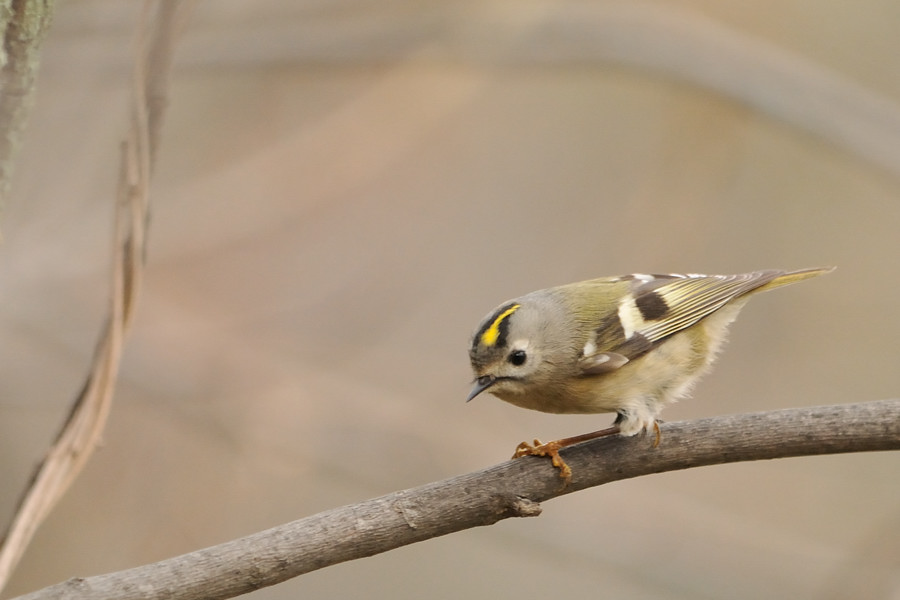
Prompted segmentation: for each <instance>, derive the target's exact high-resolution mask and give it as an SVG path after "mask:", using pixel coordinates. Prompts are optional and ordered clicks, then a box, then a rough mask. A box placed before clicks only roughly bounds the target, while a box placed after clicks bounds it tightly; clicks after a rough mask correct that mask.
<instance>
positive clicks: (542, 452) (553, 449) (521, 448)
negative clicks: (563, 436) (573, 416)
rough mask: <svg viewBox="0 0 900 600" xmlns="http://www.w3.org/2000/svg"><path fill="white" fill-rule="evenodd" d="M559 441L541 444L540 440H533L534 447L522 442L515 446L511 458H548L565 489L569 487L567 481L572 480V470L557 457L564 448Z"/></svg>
mask: <svg viewBox="0 0 900 600" xmlns="http://www.w3.org/2000/svg"><path fill="white" fill-rule="evenodd" d="M561 441H562V440H559V441H556V442H547V443H546V444H542V443H541V440H534V445H531V444H529V443H528V442H522V443H521V444H519V445H518V446H516V452H515V454H513V456H512V457H513V458H522V457H523V456H549V457H550V459H551V460H552V461H553V466H554V467H556V468H557V469H559V476H560V478H562V480H563V487H566V486H567V485H569V480H571V479H572V468H571V467H570V466H569V465H567V464H566V461H564V460H563V459H562V457H561V456H560V455H559V450H560V448H563V447H564V444H561V443H560V442H561Z"/></svg>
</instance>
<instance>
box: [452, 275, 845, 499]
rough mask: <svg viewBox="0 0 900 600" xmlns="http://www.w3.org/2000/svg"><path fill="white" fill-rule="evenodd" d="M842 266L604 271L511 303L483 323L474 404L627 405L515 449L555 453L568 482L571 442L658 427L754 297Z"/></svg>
mask: <svg viewBox="0 0 900 600" xmlns="http://www.w3.org/2000/svg"><path fill="white" fill-rule="evenodd" d="M833 269H834V268H833V267H828V268H816V269H803V270H799V271H780V270H767V271H754V272H752V273H741V274H737V275H698V274H686V275H674V274H673V275H646V274H641V273H636V274H633V275H623V276H621V277H603V278H600V279H590V280H588V281H581V282H578V283H570V284H568V285H562V286H558V287H553V288H548V289H544V290H538V291H536V292H531V293H530V294H526V295H525V296H522V297H520V298H516V299H515V300H510V301H508V302H504V303H503V304H501V305H500V306H499V307H497V308H496V309H494V310H493V311H492V312H491V313H490V314H489V315H488V316H487V317H485V319H484V320H483V321H482V322H481V324H480V325H479V326H478V329H477V330H476V331H475V334H474V335H473V336H472V343H471V346H470V349H469V358H470V360H471V362H472V370H473V371H474V373H475V382H474V385H473V387H472V391H471V392H470V393H469V397H468V399H467V400H466V401H467V402H468V401H470V400H472V399H473V398H475V397H476V396H478V395H479V394H481V393H482V392H485V391H487V392H490V393H491V394H493V395H494V396H497V397H498V398H500V399H501V400H505V401H506V402H509V403H510V404H514V405H516V406H520V407H522V408H530V409H532V410H539V411H542V412H548V413H606V412H614V413H617V416H616V420H615V422H614V424H613V426H612V427H608V428H606V429H601V430H600V431H595V432H592V433H587V434H584V435H579V436H575V437H571V438H564V439H561V440H556V441H554V442H549V443H547V444H542V443H541V442H540V441H539V440H534V444H533V445H532V444H529V443H527V442H522V443H521V444H519V446H518V447H517V448H516V452H515V454H514V455H513V458H518V457H521V456H528V455H535V456H550V457H551V458H552V460H553V465H554V466H555V467H557V468H559V470H560V477H562V478H563V480H564V485H565V484H567V483H568V481H569V479H570V478H571V476H572V470H571V468H569V466H568V465H567V464H566V463H565V462H564V461H563V460H562V458H561V457H560V456H559V450H560V449H561V448H564V447H566V446H570V445H572V444H576V443H579V442H582V441H586V440H589V439H594V438H597V437H602V436H605V435H612V434H616V433H618V434H620V435H623V436H633V435H635V434H636V433H638V432H641V431H646V430H648V429H650V428H653V429H654V431H655V433H656V438H655V441H654V444H653V445H654V447H655V446H657V445H658V444H659V440H660V433H659V425H658V424H657V418H658V417H659V413H660V411H661V410H662V409H663V407H664V406H665V405H667V404H669V403H670V402H675V401H676V400H678V399H680V398H683V397H684V396H685V395H687V394H688V392H690V389H691V387H692V386H693V385H694V384H695V383H696V382H697V380H698V379H699V378H700V377H701V376H702V375H703V374H704V373H705V372H706V371H707V370H708V369H709V367H710V365H711V364H712V362H713V360H715V357H716V353H717V352H718V351H719V350H720V349H721V347H722V344H723V343H724V341H725V338H726V335H727V329H728V325H729V324H731V322H732V321H734V319H735V318H736V317H737V315H738V312H739V311H740V309H741V308H742V307H743V306H744V304H745V303H746V302H747V300H748V299H749V298H750V296H751V295H753V294H755V293H757V292H764V291H767V290H771V289H774V288H777V287H781V286H783V285H788V284H791V283H796V282H798V281H803V280H804V279H809V278H811V277H817V276H819V275H822V274H825V273H828V272H830V271H832V270H833Z"/></svg>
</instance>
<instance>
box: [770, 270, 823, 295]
mask: <svg viewBox="0 0 900 600" xmlns="http://www.w3.org/2000/svg"><path fill="white" fill-rule="evenodd" d="M835 268H836V267H819V268H816V269H800V270H799V271H788V272H785V273H781V274H779V275H777V276H775V277H774V278H773V279H772V281H770V282H768V283H766V284H764V285H761V286H760V287H758V288H756V289H755V290H753V291H754V292H767V291H769V290H774V289H775V288H777V287H781V286H783V285H790V284H792V283H797V282H798V281H803V280H804V279H811V278H813V277H818V276H819V275H824V274H826V273H831V272H832V271H834V269H835Z"/></svg>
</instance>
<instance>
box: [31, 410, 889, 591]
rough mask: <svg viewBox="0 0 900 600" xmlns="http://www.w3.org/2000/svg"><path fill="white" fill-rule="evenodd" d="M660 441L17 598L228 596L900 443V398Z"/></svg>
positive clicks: (331, 515) (505, 470) (327, 515)
mask: <svg viewBox="0 0 900 600" xmlns="http://www.w3.org/2000/svg"><path fill="white" fill-rule="evenodd" d="M661 429H662V443H661V444H660V445H659V447H658V448H653V447H652V444H651V442H650V438H648V437H646V436H640V435H639V436H635V437H633V438H621V437H617V436H616V437H609V438H602V439H598V440H594V441H591V442H587V443H583V444H579V445H577V446H573V447H571V448H568V449H566V450H564V451H563V452H562V454H563V456H564V458H565V460H566V462H567V463H568V464H569V465H570V466H571V467H572V470H573V472H574V476H573V479H572V483H571V484H570V485H569V486H568V487H567V488H566V489H564V490H563V489H560V479H559V477H558V474H557V471H556V470H555V469H554V468H553V467H551V465H550V461H549V460H547V459H543V458H535V457H528V458H523V459H518V460H512V461H507V462H504V463H501V464H499V465H495V466H493V467H490V468H487V469H484V470H482V471H477V472H474V473H469V474H466V475H460V476H458V477H453V478H451V479H446V480H444V481H439V482H435V483H430V484H427V485H423V486H420V487H417V488H412V489H408V490H403V491H399V492H394V493H392V494H388V495H386V496H382V497H380V498H374V499H372V500H366V501H364V502H360V503H358V504H353V505H349V506H344V507H341V508H336V509H333V510H329V511H326V512H323V513H319V514H317V515H313V516H311V517H307V518H305V519H300V520H299V521H294V522H292V523H288V524H285V525H281V526H279V527H275V528H272V529H269V530H266V531H262V532H259V533H256V534H253V535H249V536H247V537H244V538H240V539H237V540H233V541H230V542H226V543H224V544H220V545H218V546H212V547H210V548H205V549H203V550H198V551H196V552H191V553H189V554H184V555H182V556H177V557H175V558H171V559H167V560H164V561H161V562H157V563H154V564H150V565H145V566H142V567H137V568H134V569H128V570H125V571H119V572H117V573H110V574H107V575H99V576H95V577H88V578H83V579H82V578H75V579H70V580H69V581H66V582H64V583H60V584H57V585H54V586H51V587H48V588H45V589H43V590H39V591H36V592H32V593H30V594H27V595H25V596H20V597H19V599H18V600H50V599H57V598H66V599H68V600H71V599H89V600H101V599H107V598H109V599H113V598H115V599H117V600H131V599H135V600H137V599H141V600H153V599H157V598H158V599H163V598H166V599H170V600H173V599H177V600H193V599H198V598H205V599H219V598H230V597H233V596H237V595H240V594H243V593H247V592H250V591H253V590H256V589H259V588H262V587H266V586H269V585H274V584H276V583H280V582H282V581H285V580H287V579H290V578H292V577H296V576H298V575H302V574H304V573H308V572H310V571H314V570H317V569H321V568H323V567H327V566H330V565H334V564H337V563H340V562H345V561H348V560H353V559H357V558H363V557H366V556H372V555H374V554H379V553H381V552H386V551H388V550H392V549H394V548H398V547H400V546H405V545H408V544H413V543H415V542H420V541H422V540H426V539H430V538H434V537H438V536H441V535H446V534H448V533H453V532H456V531H461V530H463V529H469V528H471V527H476V526H481V525H492V524H494V523H496V522H497V521H500V520H502V519H506V518H508V517H530V516H537V515H538V514H540V511H541V508H540V504H539V503H540V502H543V501H545V500H549V499H551V498H555V497H557V496H560V495H563V494H568V493H571V492H576V491H579V490H583V489H586V488H589V487H594V486H598V485H602V484H604V483H609V482H611V481H618V480H621V479H628V478H631V477H638V476H641V475H649V474H651V473H661V472H664V471H675V470H679V469H687V468H691V467H702V466H706V465H716V464H723V463H730V462H743V461H752V460H763V459H772V458H785V457H792V456H810V455H821V454H837V453H845V452H867V451H875V450H898V449H900V400H882V401H878V402H865V403H860V404H845V405H837V406H820V407H813V408H796V409H788V410H779V411H771V412H762V413H753V414H744V415H731V416H723V417H714V418H709V419H700V420H697V421H685V422H679V423H667V424H664V425H663V426H662V427H661Z"/></svg>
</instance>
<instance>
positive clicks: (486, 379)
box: [466, 375, 497, 402]
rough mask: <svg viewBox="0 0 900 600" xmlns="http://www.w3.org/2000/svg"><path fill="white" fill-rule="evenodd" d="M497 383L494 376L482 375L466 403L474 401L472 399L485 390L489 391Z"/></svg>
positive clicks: (476, 381)
mask: <svg viewBox="0 0 900 600" xmlns="http://www.w3.org/2000/svg"><path fill="white" fill-rule="evenodd" d="M496 382H497V378H496V377H494V376H493V375H482V376H481V377H479V378H478V379H476V380H475V384H474V385H473V386H472V391H471V392H469V397H468V398H466V402H469V401H470V400H472V398H474V397H475V396H477V395H478V394H480V393H481V392H483V391H484V390H486V389H488V388H489V387H491V386H492V385H494V384H495V383H496Z"/></svg>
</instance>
